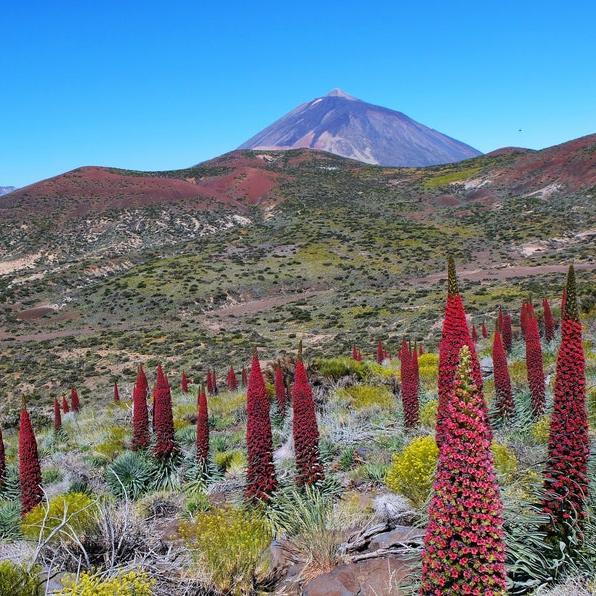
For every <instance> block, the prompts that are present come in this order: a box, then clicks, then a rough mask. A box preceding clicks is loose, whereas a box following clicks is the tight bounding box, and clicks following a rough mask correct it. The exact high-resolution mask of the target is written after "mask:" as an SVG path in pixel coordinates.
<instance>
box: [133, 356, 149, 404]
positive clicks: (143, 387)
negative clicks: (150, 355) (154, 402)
mask: <svg viewBox="0 0 596 596" xmlns="http://www.w3.org/2000/svg"><path fill="white" fill-rule="evenodd" d="M136 384H137V385H138V387H139V391H140V392H141V393H142V394H143V395H144V396H145V399H147V396H148V395H149V382H148V381H147V375H146V374H145V371H144V370H143V365H142V364H141V365H140V366H139V370H138V372H137V381H136Z"/></svg>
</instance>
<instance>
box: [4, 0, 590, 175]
mask: <svg viewBox="0 0 596 596" xmlns="http://www.w3.org/2000/svg"><path fill="white" fill-rule="evenodd" d="M0 22H1V30H2V37H1V41H0V48H1V51H0V185H8V184H14V185H17V186H23V185H25V184H28V183H31V182H34V181H36V180H39V179H41V178H46V177H49V176H52V175H55V174H57V173H60V172H62V171H65V170H69V169H72V168H74V167H77V166H81V165H90V164H94V165H110V166H120V167H125V168H138V169H164V168H177V167H185V166H188V165H191V164H194V163H197V162H200V161H202V160H205V159H208V158H210V157H214V156H216V155H218V154H221V153H223V152H225V151H229V150H231V149H233V148H235V147H236V146H238V145H239V144H240V143H242V142H243V141H245V140H246V139H247V138H249V137H250V136H252V135H253V134H255V133H256V132H258V131H259V130H260V129H261V128H263V127H264V126H266V125H268V124H270V123H271V122H272V121H273V120H275V119H276V118H278V117H280V116H281V115H283V114H284V113H285V112H287V111H289V110H290V109H292V108H293V107H295V106H296V105H297V104H299V103H301V102H303V101H307V100H309V99H312V98H313V97H317V96H320V95H324V94H325V93H326V92H327V91H328V90H329V89H331V88H332V87H341V88H342V89H345V90H346V91H347V92H349V93H351V94H352V95H355V96H357V97H360V98H361V99H365V100H367V101H370V102H372V103H377V104H381V105H384V106H387V107H390V108H393V109H397V110H400V111H402V112H405V113H406V114H408V115H409V116H411V117H412V118H414V119H416V120H418V121H420V122H422V123H424V124H426V125H428V126H431V127H433V128H436V129H438V130H440V131H441V132H444V133H446V134H449V135H451V136H453V137H455V138H457V139H459V140H462V141H464V142H466V143H469V144H471V145H473V146H474V147H476V148H478V149H480V150H481V151H490V150H492V149H495V148H497V147H502V146H506V145H522V146H526V147H532V148H541V147H545V146H549V145H553V144H556V143H560V142H563V141H565V140H569V139H571V138H575V137H578V136H581V135H585V134H589V133H592V132H596V66H595V65H596V36H594V23H595V22H596V3H594V2H591V1H585V2H584V1H579V2H574V1H573V0H570V1H567V2H562V1H559V2H552V1H548V0H547V1H544V0H543V1H539V0H517V1H513V0H501V1H498V2H497V1H492V0H487V1H485V2H471V1H464V0H461V1H457V0H451V1H445V0H443V1H442V2H434V1H424V0H418V1H416V2H395V1H392V2H375V1H374V0H372V1H371V2H362V1H358V2H354V1H352V0H342V1H327V2H325V1H323V0H319V1H318V2H314V1H309V0H303V1H302V2H284V1H283V0H282V1H280V0H277V1H275V2H269V1H267V0H264V1H261V2H250V3H249V2H236V1H228V2H225V3H224V2H221V3H216V2H201V1H200V0H199V1H196V0H195V1H175V0H173V1H169V2H166V1H165V0H164V1H161V2H157V1H152V0H144V1H142V2H141V1H136V0H120V1H116V0H102V1H101V2H96V1H92V0H78V1H76V2H75V1H68V0H55V1H54V2H48V1H47V0H44V1H39V2H28V1H27V0H20V1H17V0H6V1H5V2H3V3H2V9H1V12H0ZM519 129H522V132H519Z"/></svg>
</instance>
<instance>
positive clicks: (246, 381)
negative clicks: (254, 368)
mask: <svg viewBox="0 0 596 596" xmlns="http://www.w3.org/2000/svg"><path fill="white" fill-rule="evenodd" d="M241 379H242V387H246V385H248V374H247V373H246V368H245V367H244V366H243V367H242V375H241Z"/></svg>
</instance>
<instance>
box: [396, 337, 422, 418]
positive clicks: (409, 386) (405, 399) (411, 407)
mask: <svg viewBox="0 0 596 596" xmlns="http://www.w3.org/2000/svg"><path fill="white" fill-rule="evenodd" d="M400 359H401V397H402V404H403V410H404V423H405V426H406V428H413V427H414V426H416V424H418V383H417V379H416V375H417V373H416V368H417V367H418V355H417V354H416V351H415V350H413V352H412V353H410V349H409V346H408V344H407V343H406V342H405V341H404V342H403V343H402V349H401V350H400Z"/></svg>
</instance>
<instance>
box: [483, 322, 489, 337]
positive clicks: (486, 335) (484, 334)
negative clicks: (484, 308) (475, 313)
mask: <svg viewBox="0 0 596 596" xmlns="http://www.w3.org/2000/svg"><path fill="white" fill-rule="evenodd" d="M482 337H483V338H484V339H486V338H487V337H488V329H487V328H486V323H485V322H484V321H482Z"/></svg>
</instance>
